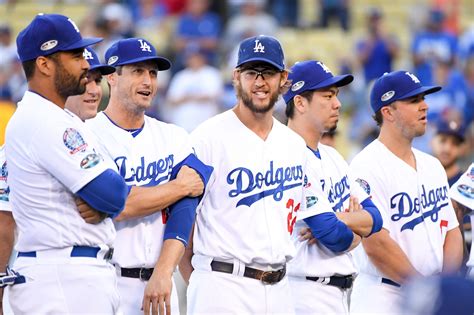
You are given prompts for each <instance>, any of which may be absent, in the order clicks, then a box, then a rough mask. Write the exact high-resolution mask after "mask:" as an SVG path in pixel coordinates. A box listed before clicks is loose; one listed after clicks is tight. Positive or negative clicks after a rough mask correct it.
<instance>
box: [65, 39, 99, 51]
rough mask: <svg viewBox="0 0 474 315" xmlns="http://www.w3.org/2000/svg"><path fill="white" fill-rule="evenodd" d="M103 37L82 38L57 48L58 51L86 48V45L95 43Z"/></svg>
mask: <svg viewBox="0 0 474 315" xmlns="http://www.w3.org/2000/svg"><path fill="white" fill-rule="evenodd" d="M102 40H103V39H102V38H99V37H88V38H83V39H81V40H80V41H78V42H75V43H73V44H70V45H68V46H65V47H61V48H60V49H59V50H60V51H68V50H73V49H78V48H86V47H87V46H91V45H94V44H97V43H99V42H101V41H102Z"/></svg>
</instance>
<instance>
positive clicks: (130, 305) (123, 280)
mask: <svg viewBox="0 0 474 315" xmlns="http://www.w3.org/2000/svg"><path fill="white" fill-rule="evenodd" d="M172 281H173V287H172V290H171V314H179V303H178V294H177V293H176V284H175V282H174V279H173V278H172ZM147 283H148V281H143V280H140V279H137V278H127V277H122V276H118V289H119V295H120V309H121V311H122V314H123V315H143V310H142V304H143V296H144V295H145V287H146V285H147ZM150 313H151V305H150Z"/></svg>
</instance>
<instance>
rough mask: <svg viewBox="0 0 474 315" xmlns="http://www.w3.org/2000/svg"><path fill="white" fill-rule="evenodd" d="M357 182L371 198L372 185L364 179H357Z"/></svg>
mask: <svg viewBox="0 0 474 315" xmlns="http://www.w3.org/2000/svg"><path fill="white" fill-rule="evenodd" d="M356 182H357V183H358V184H359V185H360V187H362V189H363V190H364V191H365V192H366V193H367V195H369V196H370V185H369V183H367V182H366V181H365V180H363V179H362V178H357V179H356Z"/></svg>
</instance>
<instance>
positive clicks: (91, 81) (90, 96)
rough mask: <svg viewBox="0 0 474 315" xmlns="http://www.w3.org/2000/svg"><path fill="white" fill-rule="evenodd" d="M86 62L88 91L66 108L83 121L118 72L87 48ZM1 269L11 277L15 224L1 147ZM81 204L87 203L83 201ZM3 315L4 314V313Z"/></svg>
mask: <svg viewBox="0 0 474 315" xmlns="http://www.w3.org/2000/svg"><path fill="white" fill-rule="evenodd" d="M83 56H84V58H85V59H86V60H87V61H88V63H89V65H90V68H89V71H88V73H87V78H88V82H87V84H86V91H85V92H84V93H83V94H81V95H74V96H69V97H68V99H67V100H66V103H65V108H66V109H67V110H69V113H71V114H75V115H77V116H78V117H79V118H81V120H85V119H89V118H92V117H95V115H96V114H97V108H98V106H99V103H100V100H101V98H102V87H101V85H100V81H101V80H102V75H105V74H110V73H112V72H114V71H115V68H114V67H110V66H107V65H102V64H101V63H100V61H99V58H98V57H97V54H96V53H95V52H94V51H93V50H92V49H91V48H85V49H84V53H83ZM0 165H1V169H0V170H1V176H0V226H1V227H2V228H1V229H0V233H1V235H0V266H1V268H2V269H1V270H2V273H0V277H2V276H7V277H8V275H7V272H6V268H7V265H8V261H9V258H10V253H11V252H12V249H13V242H14V229H15V221H14V220H13V216H12V214H11V206H10V202H9V192H10V189H9V187H8V184H7V178H8V170H7V162H6V158H5V151H4V147H3V146H2V147H0ZM81 203H83V201H82V200H81ZM103 219H104V216H103V215H100V212H99V213H98V212H91V213H88V217H87V219H86V222H89V221H90V222H96V220H97V221H98V222H99V221H102V220H103ZM2 294H3V288H0V310H1V308H2V307H1V304H2V303H1V302H2V299H1V297H2ZM0 314H2V313H1V312H0Z"/></svg>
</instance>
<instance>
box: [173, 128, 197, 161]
mask: <svg viewBox="0 0 474 315" xmlns="http://www.w3.org/2000/svg"><path fill="white" fill-rule="evenodd" d="M174 127H175V130H174V131H173V133H174V135H173V139H174V142H175V143H176V144H177V148H178V150H177V151H176V153H175V154H176V156H175V159H174V165H176V164H178V163H180V162H182V161H183V160H184V159H185V158H186V157H187V156H188V155H189V154H191V153H194V151H193V149H192V144H191V139H190V137H189V134H188V133H187V131H186V130H184V129H183V128H181V127H177V126H174Z"/></svg>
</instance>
